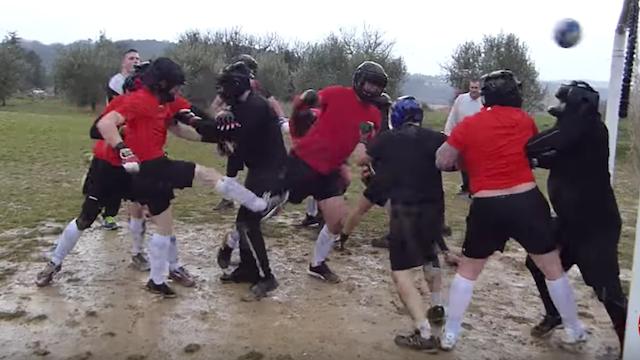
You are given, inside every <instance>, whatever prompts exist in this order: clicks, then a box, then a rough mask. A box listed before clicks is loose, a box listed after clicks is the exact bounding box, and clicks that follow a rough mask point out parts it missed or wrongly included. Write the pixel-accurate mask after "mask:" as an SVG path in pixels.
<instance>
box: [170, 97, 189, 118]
mask: <svg viewBox="0 0 640 360" xmlns="http://www.w3.org/2000/svg"><path fill="white" fill-rule="evenodd" d="M169 109H170V110H171V114H175V113H177V112H178V111H179V110H182V109H191V103H190V102H189V101H188V100H187V99H185V98H183V97H182V96H176V98H175V100H173V101H172V102H170V103H169Z"/></svg>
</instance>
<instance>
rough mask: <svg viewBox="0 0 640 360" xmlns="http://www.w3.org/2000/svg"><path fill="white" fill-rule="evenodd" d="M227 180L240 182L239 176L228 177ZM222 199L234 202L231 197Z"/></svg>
mask: <svg viewBox="0 0 640 360" xmlns="http://www.w3.org/2000/svg"><path fill="white" fill-rule="evenodd" d="M227 178H228V179H230V180H233V181H235V182H238V176H237V175H236V176H234V177H231V176H227ZM222 197H223V198H224V199H225V200H229V201H233V199H232V198H230V197H228V196H222Z"/></svg>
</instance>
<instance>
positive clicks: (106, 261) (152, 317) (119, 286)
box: [0, 211, 628, 360]
mask: <svg viewBox="0 0 640 360" xmlns="http://www.w3.org/2000/svg"><path fill="white" fill-rule="evenodd" d="M227 218H228V221H226V222H225V223H224V224H221V225H217V226H215V225H208V226H204V225H187V224H183V223H178V225H177V235H178V239H179V246H180V252H181V260H182V261H183V262H184V263H185V264H186V266H187V267H188V269H189V270H190V271H191V272H192V273H193V274H195V275H197V277H198V285H197V287H196V288H192V289H186V288H180V287H179V286H178V285H175V286H174V288H175V289H176V290H177V291H178V293H179V297H178V298H177V299H167V300H163V299H161V298H160V297H158V296H156V295H152V294H150V293H148V292H146V291H145V290H144V289H143V285H144V283H145V281H146V274H145V273H140V272H137V271H135V270H133V269H132V268H130V267H129V266H128V263H129V248H130V240H129V238H128V236H127V231H126V229H120V230H118V231H114V232H105V231H103V230H101V229H100V228H98V227H97V226H94V227H93V228H92V229H90V230H88V231H87V232H86V234H85V235H84V237H83V238H81V240H80V242H79V244H78V246H77V247H76V249H75V250H74V251H73V252H72V253H71V255H70V256H69V257H68V259H67V260H66V261H65V263H64V266H63V270H62V272H61V273H60V274H58V276H57V277H56V278H55V282H54V283H53V285H52V286H50V287H48V288H43V289H39V288H37V287H36V286H35V285H34V279H35V275H36V273H37V272H38V271H39V270H40V268H41V267H42V264H43V263H42V262H41V261H42V257H43V253H44V252H46V251H47V250H48V249H49V248H50V247H51V245H52V244H53V241H54V240H55V235H46V234H49V233H51V232H53V233H55V232H56V226H53V227H50V229H45V231H40V232H36V233H34V232H31V233H30V234H26V235H25V234H20V233H16V232H10V233H5V234H4V235H3V238H2V242H3V245H4V246H3V247H2V248H1V249H0V251H1V253H0V268H1V269H2V273H0V281H1V284H2V292H1V294H0V359H33V358H43V359H75V360H79V359H129V360H133V359H138V360H139V359H245V360H258V359H272V360H276V359H277V360H289V359H301V360H302V359H389V360H392V359H398V360H400V359H407V360H409V359H427V358H432V359H474V360H475V359H478V360H480V359H492V360H493V359H563V360H564V359H599V360H601V359H602V360H604V359H614V358H615V357H616V355H617V351H618V350H617V340H616V338H615V335H614V332H613V330H612V329H611V326H610V323H609V321H608V318H607V315H606V313H605V311H604V309H603V307H602V306H601V305H600V304H599V303H598V302H597V299H595V297H594V296H593V295H592V293H591V292H590V291H589V289H587V288H586V287H585V286H584V285H583V284H582V283H581V281H580V277H579V276H580V275H579V274H578V273H577V272H575V271H574V272H572V278H573V279H574V284H576V287H577V289H578V292H579V293H578V300H579V309H580V316H581V318H582V320H583V321H584V322H585V323H586V324H587V326H588V327H589V328H590V330H591V333H592V336H591V339H590V341H589V343H588V344H587V345H586V346H585V347H584V348H583V349H580V350H579V351H578V352H567V351H566V350H564V349H561V348H560V347H559V343H558V341H559V338H560V335H561V333H560V332H559V331H558V332H556V333H555V334H554V335H553V336H552V337H551V338H550V339H547V340H535V339H532V338H531V337H530V336H529V329H530V328H531V327H532V326H533V325H534V324H535V323H536V322H537V321H538V320H539V319H540V317H541V304H540V303H539V300H538V298H537V295H536V289H535V286H534V284H533V282H532V280H531V279H530V278H529V276H528V272H527V271H526V268H525V267H524V265H523V261H524V253H523V252H522V251H521V250H520V249H519V248H518V247H517V246H510V247H509V251H508V252H507V253H506V254H504V255H494V258H493V261H491V262H490V264H489V265H488V268H487V269H486V271H485V273H484V274H483V275H482V277H481V279H480V280H479V282H478V284H477V286H476V291H475V296H474V299H473V302H472V304H471V306H470V309H469V313H468V315H467V317H466V321H465V324H464V328H465V330H464V331H463V333H462V338H461V340H460V341H459V344H458V346H457V347H456V349H455V350H454V351H453V352H450V353H444V352H440V353H439V354H436V355H431V354H425V353H419V352H414V351H410V350H405V349H401V348H398V347H397V346H396V345H395V344H394V343H393V336H394V335H395V334H397V333H399V332H404V331H407V330H408V329H410V325H411V322H410V321H409V319H408V317H407V316H406V315H405V312H404V309H403V306H402V305H401V303H400V301H399V299H398V298H397V296H396V295H395V291H394V289H393V285H392V283H391V279H390V276H389V265H388V258H387V253H386V251H385V250H379V249H375V248H372V247H371V246H370V245H369V244H368V242H367V241H366V240H365V239H358V237H356V238H355V239H354V241H353V243H352V244H351V248H350V251H349V253H334V254H333V255H332V256H331V259H330V264H331V266H332V267H333V268H334V270H335V271H336V272H337V273H339V274H340V275H341V276H342V278H343V282H342V283H341V284H338V285H330V284H325V283H322V282H320V281H318V280H316V279H314V278H311V277H309V276H308V275H307V274H306V272H305V271H306V266H307V262H308V258H309V253H310V251H311V249H312V244H313V243H312V241H310V240H311V239H313V238H314V236H315V231H314V230H308V229H300V228H298V227H296V226H294V225H292V224H295V223H297V222H299V221H300V220H301V218H302V214H301V213H299V212H296V211H287V212H285V213H284V214H282V215H280V216H279V217H277V218H275V219H273V220H271V222H270V224H268V225H267V226H266V231H265V232H266V234H267V241H268V243H269V245H270V256H271V259H272V263H273V268H274V272H275V274H276V276H277V277H278V280H279V281H280V287H279V289H277V290H276V291H275V292H274V293H273V295H272V296H271V297H269V298H266V299H263V300H262V301H260V302H258V303H245V302H242V301H240V298H241V297H242V295H243V294H244V293H245V292H246V290H247V287H246V286H245V285H235V284H234V285H223V284H221V283H220V282H219V280H218V277H219V276H220V274H221V270H220V269H218V267H217V266H216V265H215V251H216V249H217V246H218V244H219V242H220V241H219V240H220V238H221V237H222V235H223V233H224V232H225V231H227V230H229V229H230V228H231V221H232V214H229V215H228V217H227ZM120 223H121V224H122V225H124V224H125V223H124V217H123V216H121V217H120ZM51 229H53V230H51ZM49 230H51V231H49ZM460 236H461V234H459V233H458V232H457V231H456V232H454V238H456V237H457V238H459V237H460ZM452 242H455V241H452ZM33 249H37V250H36V251H34V250H33ZM453 274H454V270H453V269H452V268H446V269H445V272H444V275H445V281H446V283H448V282H449V280H450V279H451V278H452V276H453ZM627 275H628V274H627ZM427 298H428V297H427Z"/></svg>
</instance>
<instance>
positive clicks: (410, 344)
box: [393, 330, 438, 353]
mask: <svg viewBox="0 0 640 360" xmlns="http://www.w3.org/2000/svg"><path fill="white" fill-rule="evenodd" d="M393 341H394V342H395V343H396V345H398V346H400V347H406V348H409V349H413V350H420V351H425V352H429V353H436V352H438V343H437V341H436V339H435V338H434V337H433V336H431V337H430V338H428V339H425V338H423V337H422V336H421V335H420V331H418V330H416V331H415V332H414V333H413V334H411V335H397V336H396V337H395V339H393Z"/></svg>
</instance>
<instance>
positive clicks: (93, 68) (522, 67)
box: [0, 27, 544, 109]
mask: <svg viewBox="0 0 640 360" xmlns="http://www.w3.org/2000/svg"><path fill="white" fill-rule="evenodd" d="M124 46H126V45H125V44H122V43H116V42H114V41H112V40H111V39H109V38H108V37H107V36H106V35H105V34H100V36H99V37H98V39H97V40H83V41H78V42H75V43H72V44H70V45H67V46H64V47H63V48H62V49H61V50H59V52H58V54H57V57H56V60H55V62H54V65H53V69H52V76H51V78H52V82H53V88H54V91H55V94H56V95H60V96H64V97H65V98H67V99H68V100H70V101H71V102H73V103H75V104H76V105H78V106H91V107H92V108H94V109H95V107H96V106H97V104H99V103H101V102H102V101H104V97H105V89H106V84H107V81H108V79H109V78H110V77H111V76H112V75H113V74H115V73H116V72H118V71H119V67H120V61H121V58H122V55H123V52H124V51H125V50H127V49H126V48H124ZM393 48H394V42H393V41H390V40H388V39H386V38H385V36H384V33H383V32H381V31H378V30H372V29H369V28H367V27H365V28H363V29H361V30H353V29H351V30H344V29H343V30H340V31H338V32H334V33H331V34H329V35H327V36H326V37H325V38H323V39H322V40H320V41H317V42H306V43H305V42H296V43H290V42H286V41H284V40H283V39H282V38H281V37H279V36H278V35H276V34H265V35H261V36H257V35H252V34H247V33H245V32H243V31H241V30H240V29H237V28H235V29H227V30H219V31H215V32H201V31H187V32H185V33H183V34H181V35H180V36H179V38H178V41H177V42H176V43H174V44H172V45H171V46H170V47H169V48H167V49H166V51H165V54H164V55H166V56H168V57H170V58H172V59H174V60H175V61H176V62H178V63H179V64H180V65H182V67H183V69H184V70H185V73H186V76H187V84H186V85H185V86H184V88H183V93H184V94H185V95H186V97H187V98H189V99H190V100H191V101H192V102H193V103H194V104H197V105H200V106H203V105H207V104H208V102H210V101H211V99H213V97H214V96H215V79H216V76H217V74H218V73H219V71H220V70H221V69H222V68H223V67H224V66H225V65H226V64H228V63H229V62H231V61H232V60H233V59H234V58H235V57H236V56H238V55H239V54H243V53H247V54H250V55H252V56H254V57H255V58H256V59H257V61H258V63H259V64H260V65H259V70H258V79H259V80H260V81H261V83H262V85H263V87H264V88H266V89H268V90H269V91H270V92H271V93H272V94H273V95H274V96H276V97H277V98H279V99H282V100H285V101H286V100H289V99H291V97H292V96H293V95H294V94H296V93H299V92H301V91H303V90H305V89H308V88H315V89H319V88H322V87H325V86H327V85H332V84H340V85H350V84H351V80H352V74H353V70H354V69H355V67H356V66H357V65H358V64H360V63H361V62H362V61H364V60H373V61H377V62H379V63H380V64H381V65H383V66H384V68H385V69H386V71H387V73H388V75H389V85H388V87H387V92H389V94H390V95H391V96H392V97H395V96H399V95H404V94H402V83H403V81H404V79H405V77H406V75H407V67H406V64H405V61H404V59H403V58H402V56H399V55H396V54H395V53H394V52H393ZM141 56H142V57H143V59H145V54H144V53H142V54H141ZM499 68H508V69H511V70H512V71H514V72H515V73H516V75H517V76H518V77H519V78H520V79H521V80H523V84H524V93H525V98H526V105H527V107H528V108H530V109H534V108H535V107H536V106H538V104H539V103H540V100H541V99H542V97H543V95H544V89H542V87H541V86H540V84H539V83H538V80H537V78H538V72H537V70H536V69H535V64H534V62H533V61H532V60H531V59H530V58H529V55H528V49H527V46H526V44H525V43H524V42H522V41H520V40H519V39H518V37H517V36H516V35H514V34H502V33H501V34H498V35H495V36H485V37H484V39H483V40H482V41H481V42H478V43H475V42H466V43H463V44H461V45H459V46H458V47H457V48H456V49H455V50H454V52H453V54H452V55H451V57H450V58H449V59H448V61H447V62H446V63H445V64H443V66H442V70H443V73H444V75H445V78H446V79H447V81H448V82H449V83H450V84H451V85H452V86H453V87H454V88H456V89H458V90H459V91H461V92H462V91H466V89H467V86H468V81H470V80H473V79H478V78H479V77H480V75H481V74H483V73H486V72H489V71H491V70H495V69H499ZM44 79H45V74H44V70H43V67H42V64H41V61H40V58H39V57H38V55H37V54H36V53H35V52H33V51H26V50H24V49H23V48H21V47H20V38H19V37H18V36H17V34H16V33H9V34H8V35H7V36H6V37H5V39H4V40H3V42H2V43H0V101H1V102H2V104H4V102H5V100H6V99H7V98H8V97H10V96H11V95H12V94H14V93H15V92H17V91H24V90H28V89H31V88H40V87H42V86H43V85H44Z"/></svg>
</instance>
